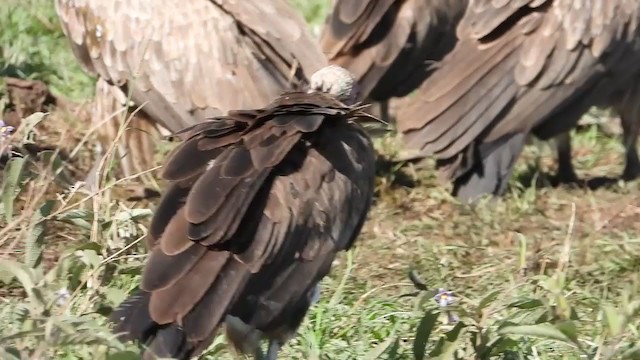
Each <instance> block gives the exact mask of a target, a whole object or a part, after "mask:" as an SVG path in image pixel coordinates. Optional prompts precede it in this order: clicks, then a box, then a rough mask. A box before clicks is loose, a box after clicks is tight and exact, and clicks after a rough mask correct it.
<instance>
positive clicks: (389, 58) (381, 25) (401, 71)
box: [321, 0, 468, 117]
mask: <svg viewBox="0 0 640 360" xmlns="http://www.w3.org/2000/svg"><path fill="white" fill-rule="evenodd" d="M467 2H468V1H467V0H376V1H373V0H337V1H335V2H334V5H333V10H332V12H331V14H330V16H329V17H328V18H327V23H326V26H325V28H324V30H323V33H322V37H321V45H322V50H323V51H324V53H325V54H326V55H327V56H328V58H329V62H330V63H333V64H336V65H340V66H342V67H344V68H346V69H348V70H349V71H351V72H352V73H353V74H354V75H355V76H356V79H357V80H358V82H359V83H360V85H361V86H362V96H364V97H368V98H369V99H371V100H373V101H380V102H382V103H383V106H384V107H386V101H387V100H389V99H390V98H392V97H402V96H405V95H407V94H409V93H410V92H411V91H413V90H415V89H416V88H417V87H418V86H419V85H420V84H421V83H422V82H423V81H424V79H425V78H426V77H427V76H428V74H429V72H430V71H431V70H432V65H433V62H434V61H436V60H440V59H442V57H443V56H444V55H445V54H447V53H448V52H449V51H450V50H451V49H452V48H453V46H454V44H455V42H456V36H455V27H456V25H457V23H458V21H459V20H460V18H461V17H462V14H463V13H464V10H465V8H466V5H467ZM383 112H386V110H383ZM382 115H383V116H384V117H386V116H388V114H386V113H383V114H382Z"/></svg>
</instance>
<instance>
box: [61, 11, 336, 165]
mask: <svg viewBox="0 0 640 360" xmlns="http://www.w3.org/2000/svg"><path fill="white" fill-rule="evenodd" d="M55 5H56V10H57V13H58V16H59V19H60V22H61V24H62V29H63V31H64V33H65V35H66V36H67V37H68V38H69V42H70V44H71V48H72V49H73V52H74V54H75V56H76V58H77V59H78V60H79V61H80V63H81V64H82V65H83V66H84V68H85V69H86V70H87V71H88V72H89V73H91V74H93V75H95V76H97V78H98V80H97V83H96V94H95V102H94V104H93V111H92V115H91V123H92V125H93V126H97V125H98V124H100V123H103V122H105V121H106V124H104V125H102V126H100V127H99V128H98V133H99V137H100V138H101V139H102V143H103V144H105V147H106V146H108V145H109V144H111V143H112V142H113V141H114V140H115V138H116V136H117V134H118V132H119V131H120V129H125V124H126V120H127V119H128V118H129V115H132V114H135V116H133V117H132V118H131V119H130V122H129V123H128V125H127V126H126V129H125V130H124V133H123V134H122V136H121V137H120V141H118V142H117V146H116V153H117V157H118V158H120V167H121V169H122V172H123V175H124V176H132V175H135V174H138V173H141V172H143V171H145V170H148V169H150V168H152V167H153V164H154V161H153V160H154V159H153V156H154V153H155V152H156V151H155V150H156V141H157V139H158V137H159V135H160V134H164V135H167V134H170V133H174V132H176V131H178V130H180V129H182V128H184V127H186V126H190V125H195V124H197V123H200V122H202V121H204V120H205V119H208V118H211V117H214V116H220V115H224V114H226V113H227V111H229V110H232V109H245V108H258V107H261V106H265V105H266V104H268V103H269V102H270V101H271V100H273V99H274V98H275V97H276V96H278V95H279V94H280V93H282V92H283V91H285V90H287V89H291V88H301V87H303V86H305V85H307V84H308V78H309V76H310V75H311V74H312V73H314V72H315V71H317V70H319V69H320V68H322V67H323V66H325V65H326V59H325V57H324V56H323V54H322V52H321V50H320V47H319V45H318V44H317V41H316V40H315V39H314V38H313V37H312V36H311V34H310V33H309V30H308V29H307V25H306V23H305V22H304V20H303V19H302V17H301V16H300V15H299V14H298V13H297V12H296V11H295V10H294V9H293V8H292V7H291V5H290V4H289V3H288V2H287V0H260V1H238V0H136V1H130V0H111V1H102V0H56V1H55ZM126 108H128V110H129V111H128V112H127V111H125V109H126ZM138 108H139V109H138Z"/></svg>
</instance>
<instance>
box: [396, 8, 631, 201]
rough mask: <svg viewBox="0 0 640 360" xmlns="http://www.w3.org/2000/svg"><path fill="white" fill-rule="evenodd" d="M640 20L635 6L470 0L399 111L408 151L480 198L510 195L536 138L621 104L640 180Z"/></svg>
mask: <svg viewBox="0 0 640 360" xmlns="http://www.w3.org/2000/svg"><path fill="white" fill-rule="evenodd" d="M639 21H640V2H638V1H636V0H471V2H470V4H469V8H468V10H467V12H466V13H465V15H464V17H463V19H462V20H461V22H460V24H459V26H458V29H457V33H458V37H459V39H460V40H459V41H458V43H457V44H456V46H455V48H454V50H452V52H451V53H449V54H448V55H447V56H446V57H445V58H444V59H443V61H442V63H441V64H440V65H439V66H438V70H437V71H436V72H434V73H433V74H432V75H431V76H430V77H429V79H427V80H426V81H425V82H424V83H423V84H422V85H421V87H420V89H419V91H418V94H416V95H415V97H413V98H412V100H411V104H409V105H408V106H406V107H405V108H403V109H401V110H400V111H399V113H398V128H399V130H400V131H401V132H402V133H403V135H404V139H405V142H406V145H407V146H408V147H409V148H412V149H417V150H420V151H421V152H422V153H423V154H424V155H433V156H435V158H436V159H437V161H438V165H439V167H440V169H441V170H442V175H444V177H445V178H447V179H450V180H453V182H454V188H453V192H454V194H455V195H457V196H458V197H459V198H460V199H462V200H464V201H473V200H474V199H476V198H477V197H478V196H479V195H482V194H501V193H503V192H504V191H505V189H506V186H507V182H508V179H509V177H510V175H511V172H512V168H513V165H514V163H515V161H516V160H517V158H518V156H519V154H520V152H521V151H522V147H523V145H524V142H525V138H526V137H527V135H528V134H529V133H533V134H534V135H536V136H538V137H540V138H542V139H547V138H550V137H552V136H556V135H558V134H563V133H565V132H567V131H569V130H570V129H571V128H573V127H574V126H575V125H576V122H577V120H578V119H579V117H580V116H581V115H582V114H583V113H585V112H586V111H587V110H588V109H589V108H590V107H591V106H593V105H596V106H613V107H615V109H617V110H618V111H619V112H620V114H621V115H622V118H623V123H624V124H626V125H625V130H627V133H626V134H625V143H626V145H627V152H628V155H627V170H625V173H636V174H637V172H638V169H640V167H639V164H638V158H637V155H636V150H635V141H636V137H637V133H638V126H639V124H640V122H638V114H640V113H639V112H638V110H640V108H639V106H640V101H639V100H640V98H639V97H638V95H640V92H638V91H637V90H636V87H637V86H638V85H637V82H638V80H639V77H638V74H639V71H640V37H639V30H638V23H639ZM566 144H568V143H566ZM560 149H561V151H560V152H561V153H563V151H564V155H561V159H563V160H562V161H561V164H560V166H561V168H564V171H565V172H567V171H568V173H569V174H573V170H572V168H571V167H570V166H571V163H570V155H569V154H568V153H567V152H566V151H567V150H566V146H565V149H564V150H563V147H560ZM563 156H564V157H563ZM567 159H568V163H567ZM562 162H564V163H562ZM567 169H568V170H567Z"/></svg>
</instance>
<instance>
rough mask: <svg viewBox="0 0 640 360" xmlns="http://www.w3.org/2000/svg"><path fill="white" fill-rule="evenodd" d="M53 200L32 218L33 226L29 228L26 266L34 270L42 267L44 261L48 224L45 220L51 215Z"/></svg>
mask: <svg viewBox="0 0 640 360" xmlns="http://www.w3.org/2000/svg"><path fill="white" fill-rule="evenodd" d="M54 204H55V202H54V201H52V200H47V201H45V203H44V204H42V206H41V207H40V209H38V211H36V212H35V213H34V214H33V216H32V217H31V225H30V226H29V229H30V231H29V234H28V235H27V236H26V238H25V243H24V264H25V265H27V266H28V267H31V268H34V267H37V266H38V265H40V261H41V260H42V252H43V250H44V236H45V229H46V225H47V224H46V222H45V221H43V218H45V217H47V216H49V215H50V214H51V210H52V209H53V205H54Z"/></svg>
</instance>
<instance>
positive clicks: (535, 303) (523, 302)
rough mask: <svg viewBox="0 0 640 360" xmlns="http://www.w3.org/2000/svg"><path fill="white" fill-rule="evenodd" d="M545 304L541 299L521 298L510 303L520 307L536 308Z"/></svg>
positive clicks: (512, 305)
mask: <svg viewBox="0 0 640 360" xmlns="http://www.w3.org/2000/svg"><path fill="white" fill-rule="evenodd" d="M543 305H544V303H543V302H542V301H541V300H539V299H520V300H517V301H514V302H512V303H511V304H509V307H514V308H518V309H535V308H538V307H540V306H543Z"/></svg>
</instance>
